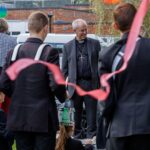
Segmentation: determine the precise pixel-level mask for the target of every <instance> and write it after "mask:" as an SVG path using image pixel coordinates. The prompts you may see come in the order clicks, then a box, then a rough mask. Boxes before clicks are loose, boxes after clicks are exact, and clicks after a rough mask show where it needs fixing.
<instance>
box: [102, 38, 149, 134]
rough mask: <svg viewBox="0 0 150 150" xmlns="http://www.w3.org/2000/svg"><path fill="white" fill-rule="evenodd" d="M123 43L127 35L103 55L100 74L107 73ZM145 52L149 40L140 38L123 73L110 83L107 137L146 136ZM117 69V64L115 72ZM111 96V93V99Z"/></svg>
mask: <svg viewBox="0 0 150 150" xmlns="http://www.w3.org/2000/svg"><path fill="white" fill-rule="evenodd" d="M126 39H127V35H125V36H124V37H123V39H121V40H120V41H119V42H117V43H116V44H114V45H113V46H111V48H109V49H108V50H106V51H105V52H104V54H103V56H102V67H101V73H102V74H103V73H109V72H111V67H112V62H113V59H114V57H115V55H116V54H117V52H118V51H119V49H120V48H121V45H122V44H123V43H122V42H124V41H126ZM149 49H150V40H149V39H146V38H141V39H140V40H139V41H138V42H137V44H136V48H135V51H134V54H133V56H132V57H131V59H130V61H129V63H128V67H127V69H126V70H125V71H124V72H122V73H120V74H118V75H116V78H115V80H112V79H110V83H111V93H110V96H109V97H108V99H107V101H106V103H110V102H112V101H113V102H114V103H115V107H114V111H113V112H112V113H113V114H112V117H111V122H110V128H109V129H110V130H109V131H110V132H109V133H110V137H125V136H130V135H136V134H149V133H150V119H149V115H150V100H149V99H150V84H149V83H150V70H149V65H150V53H149ZM121 63H122V62H121ZM119 67H120V64H119V65H118V69H119ZM114 89H116V90H115V91H116V92H114ZM112 93H115V96H114V94H112ZM108 114H109V113H108Z"/></svg>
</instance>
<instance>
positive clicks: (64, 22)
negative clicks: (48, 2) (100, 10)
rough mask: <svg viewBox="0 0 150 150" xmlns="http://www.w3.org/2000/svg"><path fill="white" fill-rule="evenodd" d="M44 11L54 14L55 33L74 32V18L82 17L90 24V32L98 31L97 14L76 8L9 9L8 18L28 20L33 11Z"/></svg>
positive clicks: (53, 27) (53, 28) (53, 30)
mask: <svg viewBox="0 0 150 150" xmlns="http://www.w3.org/2000/svg"><path fill="white" fill-rule="evenodd" d="M80 9H81V8H80ZM37 10H38V11H39V10H41V11H43V12H45V13H46V14H48V13H51V14H52V15H53V16H52V25H51V27H52V32H53V33H72V32H73V31H72V28H71V23H72V21H73V20H74V19H77V18H82V19H84V20H86V21H87V23H88V25H89V33H95V32H96V15H95V14H94V13H92V12H90V11H89V10H87V9H86V10H85V8H84V10H77V9H74V8H45V9H20V10H19V9H9V10H8V15H7V18H6V19H7V20H27V18H28V16H29V15H30V13H32V12H33V11H37Z"/></svg>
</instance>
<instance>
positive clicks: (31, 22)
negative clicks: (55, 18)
mask: <svg viewBox="0 0 150 150" xmlns="http://www.w3.org/2000/svg"><path fill="white" fill-rule="evenodd" d="M46 25H48V16H47V15H46V14H44V13H43V12H41V11H37V12H33V13H32V14H31V15H30V16H29V18H28V30H29V32H32V33H39V32H40V31H41V30H42V29H43V28H44V27H45V26H46Z"/></svg>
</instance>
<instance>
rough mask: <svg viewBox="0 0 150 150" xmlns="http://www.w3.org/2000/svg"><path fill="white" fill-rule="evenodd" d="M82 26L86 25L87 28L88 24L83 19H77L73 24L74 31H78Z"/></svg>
mask: <svg viewBox="0 0 150 150" xmlns="http://www.w3.org/2000/svg"><path fill="white" fill-rule="evenodd" d="M81 25H85V26H87V23H86V21H85V20H83V19H76V20H74V21H73V22H72V29H73V30H76V29H77V28H78V27H80V26H81Z"/></svg>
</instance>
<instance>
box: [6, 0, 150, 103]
mask: <svg viewBox="0 0 150 150" xmlns="http://www.w3.org/2000/svg"><path fill="white" fill-rule="evenodd" d="M149 3H150V0H142V2H141V4H140V7H139V9H138V11H137V14H136V16H135V18H134V21H133V24H132V28H131V31H130V33H129V38H128V41H127V45H126V48H125V54H124V58H123V59H124V63H123V65H122V67H121V68H120V69H119V70H117V71H115V72H112V73H108V74H103V75H102V76H101V78H100V82H101V86H102V87H105V91H104V90H102V89H96V90H92V91H84V90H83V89H81V88H80V87H79V86H78V85H75V84H73V83H68V85H69V86H73V87H74V88H75V89H76V91H77V93H78V94H79V95H80V96H84V95H89V96H92V97H93V98H95V99H97V100H101V101H102V100H105V99H106V98H107V96H108V95H109V93H110V86H109V84H108V80H109V79H110V78H111V77H112V76H113V75H115V74H118V73H120V72H122V71H124V70H125V69H126V68H127V65H128V61H129V60H130V58H131V56H132V54H133V52H134V49H135V46H136V39H137V37H138V35H139V33H140V29H141V26H142V23H143V20H144V17H145V15H146V13H147V11H148V7H149ZM37 63H40V64H43V65H45V66H47V67H48V69H49V70H50V71H52V73H53V75H54V79H55V81H56V83H58V84H61V85H66V82H65V80H64V78H63V75H62V73H61V71H60V69H59V68H58V67H57V66H56V65H54V64H50V63H47V62H44V61H35V60H32V59H20V60H18V61H16V62H15V63H13V64H12V65H11V66H10V67H9V68H8V69H7V70H6V73H7V74H8V76H9V77H10V79H11V80H15V79H16V78H17V76H18V74H19V73H20V72H21V71H22V70H23V69H25V68H27V67H28V66H30V65H33V64H37Z"/></svg>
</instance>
